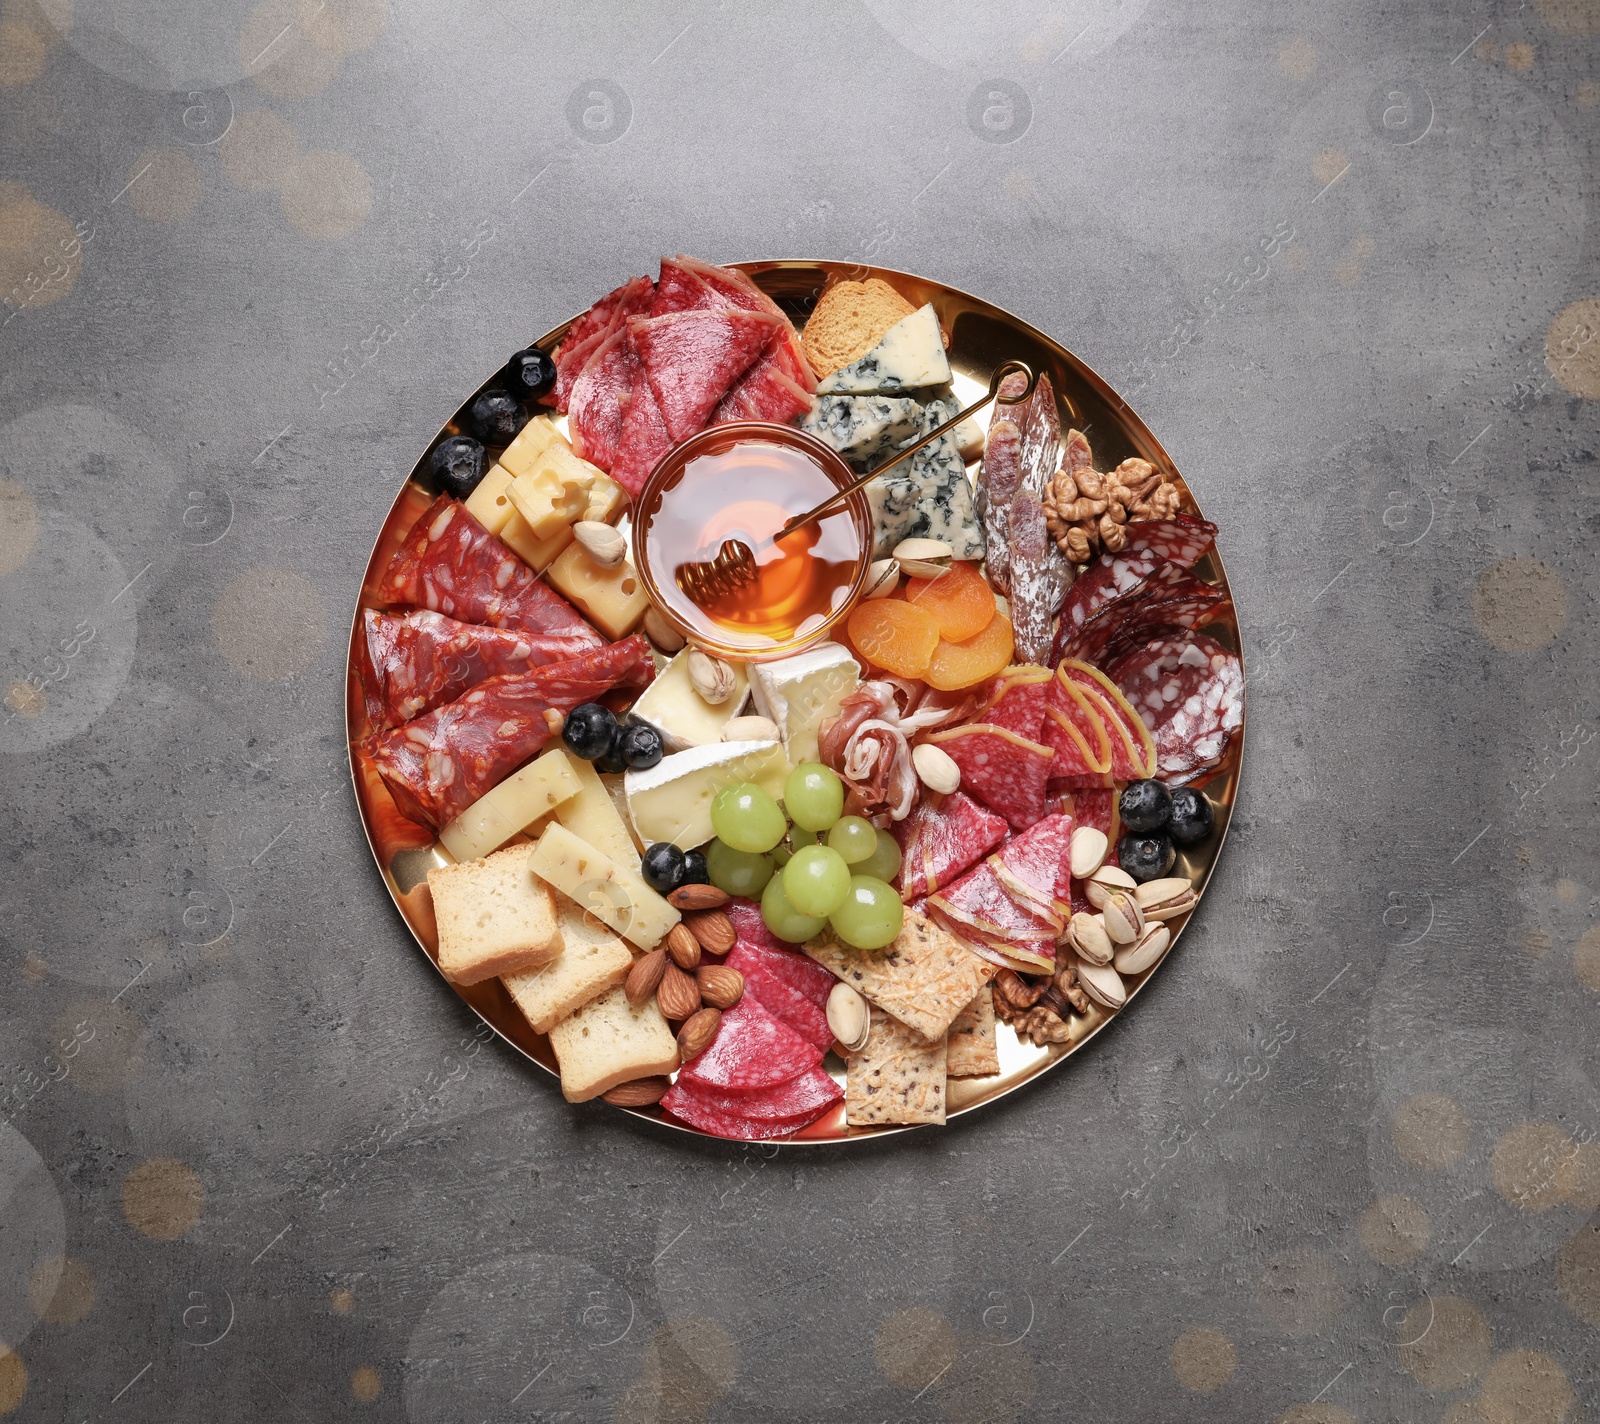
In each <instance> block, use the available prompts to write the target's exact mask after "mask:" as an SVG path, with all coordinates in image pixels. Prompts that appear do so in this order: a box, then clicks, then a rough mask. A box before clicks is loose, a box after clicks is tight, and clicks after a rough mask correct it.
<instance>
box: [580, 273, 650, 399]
mask: <svg viewBox="0 0 1600 1424" xmlns="http://www.w3.org/2000/svg"><path fill="white" fill-rule="evenodd" d="M654 297H655V283H654V282H652V281H651V280H650V279H649V278H648V277H630V278H629V279H628V280H627V281H626V282H624V283H623V284H622V285H621V286H620V287H618V288H617V289H616V290H615V291H612V292H608V293H606V295H605V296H603V297H601V298H600V300H599V301H597V302H596V303H595V304H594V305H593V306H592V307H590V308H589V310H588V311H586V312H585V313H584V314H583V315H582V316H580V317H579V318H578V319H577V320H576V321H575V322H573V323H572V325H571V327H570V328H568V330H567V334H566V336H565V337H564V338H563V339H562V342H561V345H559V346H558V347H556V355H555V361H556V390H555V396H556V405H557V406H558V407H559V408H560V409H561V410H563V411H565V410H566V409H567V398H568V396H569V395H570V394H571V392H572V383H573V382H574V381H575V380H577V378H578V373H579V372H580V371H582V370H583V363H584V362H585V361H586V360H587V359H588V358H589V356H590V355H591V354H592V353H593V351H594V349H595V347H597V346H598V345H599V344H600V343H601V342H602V341H603V340H604V339H605V338H606V337H607V336H609V335H610V334H611V333H612V332H613V331H615V330H616V329H617V327H619V326H620V325H621V324H622V323H623V321H625V320H626V319H627V318H628V317H630V316H633V315H634V314H635V313H637V312H642V311H648V310H649V308H650V305H651V302H652V301H653V299H654Z"/></svg>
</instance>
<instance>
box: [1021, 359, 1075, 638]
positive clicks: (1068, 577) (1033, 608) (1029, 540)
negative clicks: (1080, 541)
mask: <svg viewBox="0 0 1600 1424" xmlns="http://www.w3.org/2000/svg"><path fill="white" fill-rule="evenodd" d="M1040 379H1041V380H1043V377H1040ZM1009 540H1010V545H1011V552H1010V568H1009V578H1010V583H1011V589H1010V598H1011V631H1012V637H1013V638H1014V640H1015V643H1016V650H1017V656H1018V657H1019V658H1021V659H1022V660H1023V661H1025V662H1030V663H1042V662H1044V661H1045V660H1046V659H1047V658H1048V657H1049V656H1050V644H1051V641H1052V635H1053V634H1054V632H1055V622H1056V610H1057V609H1058V608H1060V607H1061V601H1062V599H1064V598H1065V597H1066V595H1067V590H1068V589H1069V588H1070V587H1071V586H1072V565H1071V564H1069V563H1068V562H1067V561H1066V558H1065V557H1064V556H1063V555H1062V553H1061V551H1060V550H1059V549H1057V548H1056V546H1055V544H1054V542H1053V541H1052V540H1051V538H1050V534H1049V531H1048V530H1047V529H1046V527H1045V517H1044V508H1043V506H1041V505H1040V503H1039V497H1038V496H1037V495H1036V494H1034V493H1033V491H1032V490H1026V489H1025V490H1019V491H1018V492H1017V495H1016V497H1015V498H1014V499H1013V500H1012V501H1011V515H1010V521H1009Z"/></svg>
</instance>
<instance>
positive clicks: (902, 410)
mask: <svg viewBox="0 0 1600 1424" xmlns="http://www.w3.org/2000/svg"><path fill="white" fill-rule="evenodd" d="M800 428H801V429H802V430H804V431H805V432H806V434H808V435H815V436H816V437H817V439H818V440H820V441H822V443H823V444H824V445H829V446H832V447H833V449H835V450H837V451H838V452H839V453H840V454H841V455H843V456H844V458H845V459H847V460H849V461H850V462H851V464H855V465H860V466H862V467H863V468H865V467H867V466H869V465H874V464H876V463H877V462H878V461H879V460H881V459H883V458H884V457H885V456H886V455H889V454H892V453H893V452H894V451H895V450H897V449H898V448H899V447H900V446H901V445H903V444H904V443H905V442H906V440H907V439H908V438H909V437H910V436H912V435H914V434H915V433H916V432H917V431H918V430H920V429H921V428H922V406H921V405H920V404H919V403H918V402H917V401H914V400H912V399H910V398H909V397H908V396H816V397H814V398H813V399H812V402H811V412H810V414H808V415H807V416H806V418H805V419H804V420H803V421H801V422H800Z"/></svg>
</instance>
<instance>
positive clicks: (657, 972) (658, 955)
mask: <svg viewBox="0 0 1600 1424" xmlns="http://www.w3.org/2000/svg"><path fill="white" fill-rule="evenodd" d="M666 972H667V952H666V950H664V949H652V950H651V951H650V953H649V954H646V955H643V956H641V957H640V958H638V959H636V960H634V962H633V968H632V969H630V970H629V971H628V978H627V980H626V982H625V983H624V984H623V986H622V992H623V993H624V994H626V995H627V996H628V1002H629V1003H630V1004H634V1005H638V1004H642V1003H644V1001H645V1000H646V999H648V998H649V997H650V996H651V995H652V994H653V993H655V991H656V986H657V985H658V984H660V983H661V976H662V975H663V974H665V973H666Z"/></svg>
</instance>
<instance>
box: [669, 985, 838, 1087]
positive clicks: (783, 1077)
mask: <svg viewBox="0 0 1600 1424" xmlns="http://www.w3.org/2000/svg"><path fill="white" fill-rule="evenodd" d="M822 1056H823V1055H822V1050H821V1049H820V1048H818V1047H817V1046H816V1044H814V1043H807V1042H806V1040H805V1039H803V1038H801V1037H800V1035H799V1034H797V1033H796V1032H795V1031H794V1030H793V1029H792V1028H790V1027H789V1026H788V1024H786V1023H784V1022H783V1020H782V1019H779V1018H777V1017H775V1016H774V1015H772V1014H770V1013H768V1012H767V1010H766V1009H764V1008H762V1007H761V1005H760V1004H759V1003H758V1002H756V1000H755V999H753V998H743V999H740V1000H739V1002H738V1003H737V1004H735V1005H734V1006H733V1007H732V1008H731V1009H729V1010H727V1012H726V1013H724V1014H723V1015H722V1022H721V1023H719V1024H718V1025H717V1032H716V1035H715V1036H714V1037H713V1038H712V1040H711V1042H710V1044H709V1045H707V1047H706V1048H705V1050H704V1051H703V1052H701V1054H700V1055H699V1056H698V1057H697V1058H693V1059H691V1060H690V1061H689V1063H688V1064H687V1065H686V1066H685V1067H684V1068H683V1069H682V1070H681V1071H680V1072H679V1074H678V1081H679V1082H680V1083H684V1082H691V1083H704V1084H706V1085H707V1086H709V1087H713V1088H735V1089H739V1090H741V1091H743V1090H746V1089H750V1088H770V1087H771V1086H772V1085H773V1084H774V1083H783V1082H787V1081H788V1080H789V1079H790V1078H797V1077H799V1076H800V1074H802V1073H804V1072H806V1071H807V1070H808V1069H810V1068H815V1067H816V1066H817V1064H819V1063H820V1062H822Z"/></svg>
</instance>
